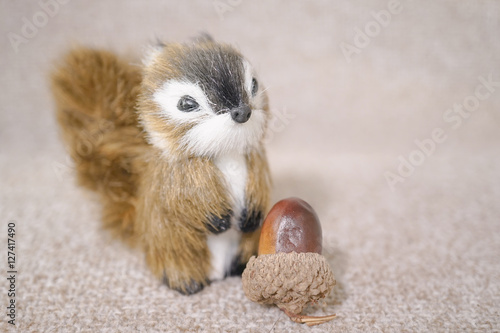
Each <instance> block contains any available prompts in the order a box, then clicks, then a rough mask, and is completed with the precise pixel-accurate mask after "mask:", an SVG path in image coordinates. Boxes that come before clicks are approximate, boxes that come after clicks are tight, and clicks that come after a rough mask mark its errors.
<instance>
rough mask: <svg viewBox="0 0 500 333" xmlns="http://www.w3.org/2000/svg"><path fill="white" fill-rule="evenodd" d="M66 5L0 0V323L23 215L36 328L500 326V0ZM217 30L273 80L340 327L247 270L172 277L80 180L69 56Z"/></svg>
mask: <svg viewBox="0 0 500 333" xmlns="http://www.w3.org/2000/svg"><path fill="white" fill-rule="evenodd" d="M54 1H56V0H52V1H51V0H40V1H2V2H1V3H0V13H1V14H0V15H1V17H2V19H1V20H0V35H1V36H2V38H1V40H0V69H1V73H2V75H1V76H0V87H1V92H0V96H1V112H0V216H1V226H2V227H1V229H0V230H1V232H0V244H3V245H2V248H3V256H2V258H3V259H2V260H1V261H2V264H1V266H2V271H1V272H2V273H1V274H0V279H1V280H2V281H4V282H3V283H2V284H1V285H2V286H3V287H2V290H3V291H2V292H1V296H0V306H1V307H2V308H3V309H4V311H2V315H0V331H5V330H12V329H13V327H12V325H9V324H8V323H7V320H8V319H9V318H8V317H7V316H6V315H5V312H6V311H5V307H7V305H8V302H9V297H8V296H7V291H6V288H7V287H8V286H7V282H6V281H7V280H6V278H7V273H5V272H6V265H7V249H6V247H7V246H6V244H7V223H8V221H11V220H15V221H16V245H17V246H16V259H17V269H18V275H17V279H16V297H15V299H16V306H17V307H16V309H17V313H16V315H17V316H16V324H17V325H16V327H17V329H18V330H19V332H79V331H82V332H137V331H140V332H176V331H200V332H221V331H226V332H267V331H273V332H290V331H296V332H382V331H383V332H403V331H407V332H495V331H500V157H499V145H500V113H499V108H498V106H499V105H500V83H499V82H500V40H499V38H498V32H499V31H500V3H499V2H498V1H493V0H491V1H487V0H484V1H462V2H458V1H403V0H401V1H400V2H397V1H396V2H395V1H389V0H387V1H385V0H377V1H368V0H366V1H365V0H360V1H297V2H291V1H263V0H261V1H233V0H231V1H229V0H216V1H211V0H210V1H208V0H207V1H201V0H200V1H176V2H173V1H147V2H146V1H138V0H136V1H134V0H126V1H117V0H116V1H77V0H65V1H62V0H60V2H65V4H59V5H57V6H56V5H54V3H55V2H54ZM398 3H399V6H398ZM199 31H207V32H209V33H211V34H212V35H213V36H214V37H215V38H216V39H218V40H221V41H225V42H230V43H234V44H236V45H237V46H239V48H240V49H241V50H242V52H243V53H244V54H245V55H247V57H248V58H249V59H250V61H251V62H252V63H253V64H254V65H255V66H256V68H257V70H258V73H259V75H260V81H261V82H262V83H263V84H265V85H266V86H267V87H268V89H269V90H268V92H269V95H270V100H271V107H272V110H273V111H274V113H275V114H276V117H275V119H274V120H273V122H272V124H271V125H272V126H271V133H270V136H269V140H268V155H269V159H270V164H271V169H272V173H273V177H274V192H273V201H274V202H275V201H277V200H279V199H281V198H284V197H288V196H298V197H301V198H303V199H305V200H306V201H308V202H309V203H310V204H311V205H312V206H313V207H314V208H315V209H316V211H317V213H318V216H319V218H320V220H321V222H322V225H323V235H324V255H325V256H326V258H327V260H328V262H329V263H330V265H331V267H332V270H333V273H334V274H335V277H336V279H337V285H336V287H335V289H334V292H333V293H332V295H330V296H329V297H327V298H326V300H325V302H324V303H322V304H320V305H318V306H316V307H314V308H312V309H311V310H309V311H308V312H307V314H310V315H326V314H330V313H337V316H338V317H337V318H336V319H334V320H333V321H331V322H329V323H326V324H324V325H320V326H317V327H313V328H309V327H305V326H301V325H298V324H295V323H292V322H291V321H290V320H289V319H288V318H287V317H286V315H284V314H283V313H282V312H281V311H279V310H278V309H277V308H276V307H267V306H262V305H259V304H256V303H253V302H251V301H249V300H248V299H247V298H246V297H245V296H244V293H243V290H242V286H241V279H239V278H229V279H227V280H225V281H222V282H217V283H214V284H213V285H212V286H210V287H209V288H206V289H205V290H204V291H203V292H201V293H199V294H196V295H194V296H190V297H185V296H181V295H180V294H178V293H176V292H174V291H171V290H169V289H167V288H165V287H164V286H162V285H161V284H160V283H159V281H157V280H156V279H155V278H153V276H152V275H151V274H150V272H149V270H148V269H147V267H146V265H145V263H144V256H143V254H142V253H140V252H136V251H134V250H131V249H128V248H127V247H126V246H125V245H123V244H121V243H120V242H118V241H116V240H113V239H112V238H111V237H110V235H109V234H107V233H106V232H104V231H102V230H101V229H100V222H99V214H100V213H99V207H100V206H99V202H98V201H97V199H96V197H95V196H93V195H92V193H89V192H86V191H83V190H82V189H80V188H78V187H77V186H76V185H75V183H74V177H73V174H72V170H71V162H70V161H68V159H67V155H66V154H65V152H64V148H63V146H62V144H61V141H60V139H59V137H58V130H57V127H56V124H55V120H54V116H53V103H52V101H51V97H50V93H49V89H48V84H47V73H48V72H49V71H50V69H51V68H52V65H53V64H54V62H57V59H59V57H60V55H61V53H62V52H64V51H65V50H66V49H67V48H68V47H69V46H70V45H72V43H75V42H77V43H81V44H84V45H94V46H97V47H104V48H109V49H112V50H114V51H116V52H119V53H121V54H134V55H137V54H139V53H140V51H141V47H142V46H143V45H144V44H145V43H147V42H148V41H152V40H154V39H155V37H159V38H161V39H164V40H166V41H168V40H172V41H184V40H187V39H188V38H189V37H191V36H193V35H195V34H196V33H197V32H199ZM16 51H17V52H16ZM398 169H399V170H398ZM387 179H388V180H389V181H388V180H387ZM391 184H392V185H391Z"/></svg>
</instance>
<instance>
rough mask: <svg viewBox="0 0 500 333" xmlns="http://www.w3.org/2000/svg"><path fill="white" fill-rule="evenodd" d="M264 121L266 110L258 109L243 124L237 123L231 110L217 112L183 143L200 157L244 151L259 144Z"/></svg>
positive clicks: (188, 134)
mask: <svg viewBox="0 0 500 333" xmlns="http://www.w3.org/2000/svg"><path fill="white" fill-rule="evenodd" d="M265 120H266V119H265V115H264V112H263V111H261V110H255V109H254V110H252V116H251V117H250V119H249V120H248V121H247V122H246V123H243V124H238V123H237V122H235V121H234V120H233V119H232V118H231V115H230V114H229V113H224V114H220V115H216V116H213V117H210V118H206V119H203V120H202V121H201V122H200V123H199V124H197V125H196V126H194V127H193V128H192V129H190V130H189V131H188V132H187V133H186V135H185V136H184V137H183V138H182V141H181V143H182V144H183V145H184V146H185V147H186V148H188V149H189V150H191V151H194V152H195V153H196V154H197V155H201V156H210V157H216V156H221V155H225V154H228V153H236V154H244V153H245V152H247V150H248V148H250V147H255V146H257V144H258V143H259V141H260V139H261V138H262V136H263V135H264V123H265Z"/></svg>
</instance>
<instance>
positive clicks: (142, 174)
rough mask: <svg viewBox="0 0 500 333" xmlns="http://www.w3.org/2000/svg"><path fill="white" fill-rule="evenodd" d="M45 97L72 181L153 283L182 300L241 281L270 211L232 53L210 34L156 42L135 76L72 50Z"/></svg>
mask: <svg viewBox="0 0 500 333" xmlns="http://www.w3.org/2000/svg"><path fill="white" fill-rule="evenodd" d="M52 90H53V93H54V96H55V100H56V105H57V118H58V122H59V124H60V126H61V128H62V135H63V138H64V140H65V142H66V144H67V146H68V149H69V152H70V154H71V156H72V158H73V159H74V161H75V166H76V170H77V176H78V181H79V183H80V184H81V185H83V186H85V187H87V188H90V189H92V190H95V191H97V193H98V194H99V196H100V200H101V201H102V204H103V221H104V225H105V226H107V227H110V228H111V229H112V230H114V231H115V232H116V233H117V234H119V235H121V236H123V237H124V239H126V240H128V242H129V243H131V244H139V245H140V246H142V247H143V249H144V251H145V253H146V260H147V263H148V265H149V267H150V268H151V270H152V271H153V273H154V274H155V275H156V276H158V277H159V278H161V279H163V281H164V282H165V283H166V284H167V285H168V286H169V287H171V288H173V289H175V290H178V291H179V292H181V293H183V294H192V293H196V292H198V291H200V290H202V289H203V287H204V286H206V285H207V284H209V283H210V282H211V281H214V280H220V279H223V278H224V277H226V276H228V275H238V274H241V272H242V271H243V269H244V267H245V264H246V263H247V261H248V260H249V258H250V257H251V256H252V255H254V254H255V253H256V250H257V246H258V237H259V227H260V225H261V223H262V220H263V217H264V216H265V213H267V210H268V204H269V190H270V175H269V169H268V164H267V159H266V155H265V150H264V147H263V143H262V140H263V137H264V134H265V131H266V127H267V122H268V118H269V117H270V113H269V109H268V99H267V95H266V93H265V91H264V89H263V88H262V86H261V85H260V84H259V82H258V80H257V77H256V73H255V72H254V70H253V68H252V66H251V65H250V63H249V62H248V61H247V60H246V59H245V58H244V57H243V56H242V55H241V54H240V53H239V52H238V51H236V50H235V49H234V48H232V47H231V46H229V45H225V44H221V43H217V42H215V41H214V40H213V39H212V38H210V37H209V36H202V37H200V38H199V39H197V40H196V41H193V42H189V43H185V44H161V43H160V44H159V45H157V46H155V47H152V48H151V49H150V50H149V52H148V54H147V56H146V57H145V60H144V62H143V68H142V69H141V68H140V67H139V66H134V65H131V64H129V63H128V62H126V61H124V60H122V59H120V58H119V57H117V56H116V55H114V54H112V53H109V52H106V51H96V50H91V49H85V48H78V49H76V50H73V51H72V52H70V53H69V54H68V55H67V56H66V58H65V60H64V62H63V63H62V64H61V65H60V67H58V68H57V70H56V71H55V72H54V74H53V76H52Z"/></svg>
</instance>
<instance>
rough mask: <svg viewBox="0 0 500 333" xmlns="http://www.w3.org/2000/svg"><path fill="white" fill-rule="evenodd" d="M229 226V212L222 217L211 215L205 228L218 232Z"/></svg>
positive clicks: (214, 232)
mask: <svg viewBox="0 0 500 333" xmlns="http://www.w3.org/2000/svg"><path fill="white" fill-rule="evenodd" d="M229 228H231V212H229V214H226V215H223V216H222V217H217V216H214V215H212V217H211V218H210V219H209V221H208V223H207V229H208V231H210V232H211V233H213V234H220V233H223V232H224V231H226V230H228V229H229Z"/></svg>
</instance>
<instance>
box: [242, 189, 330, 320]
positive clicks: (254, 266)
mask: <svg viewBox="0 0 500 333" xmlns="http://www.w3.org/2000/svg"><path fill="white" fill-rule="evenodd" d="M321 242H322V234H321V225H320V223H319V219H318V216H317V215H316V212H315V211H314V209H313V208H312V207H311V206H310V205H309V204H308V203H307V202H305V201H304V200H301V199H298V198H288V199H284V200H281V201H279V202H278V203H276V204H275V205H274V206H273V208H272V209H271V211H270V212H269V214H268V215H267V217H266V219H265V221H264V223H263V225H262V231H261V235H260V242H259V255H258V257H255V256H254V257H252V258H250V261H249V262H248V264H247V267H246V269H245V271H244V272H243V276H242V283H243V290H244V292H245V295H246V296H247V297H248V298H249V299H250V300H252V301H254V302H258V303H262V304H276V305H277V306H278V307H279V308H280V309H282V310H283V311H284V312H285V313H286V314H287V315H288V316H289V317H290V319H292V320H293V321H295V322H298V323H306V324H307V325H310V326H312V325H317V324H321V323H324V322H327V321H329V320H332V319H333V318H334V317H335V315H330V316H324V317H312V316H303V315H300V313H301V312H302V310H303V309H304V308H305V307H306V306H307V305H309V304H313V303H315V302H317V301H318V300H320V299H322V298H324V297H325V296H326V295H328V293H329V292H330V291H331V289H332V288H333V286H334V285H335V278H334V276H333V273H332V271H331V269H330V266H329V265H328V263H327V261H326V259H325V258H324V257H323V256H322V255H321V250H322V245H321Z"/></svg>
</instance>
